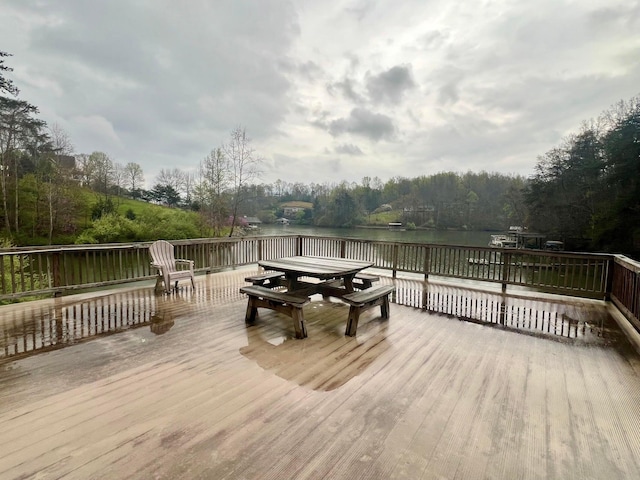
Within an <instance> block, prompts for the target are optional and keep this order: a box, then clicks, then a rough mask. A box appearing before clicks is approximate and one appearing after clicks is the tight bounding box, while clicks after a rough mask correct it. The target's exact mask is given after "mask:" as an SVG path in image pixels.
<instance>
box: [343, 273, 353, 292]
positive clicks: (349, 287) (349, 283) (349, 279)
mask: <svg viewBox="0 0 640 480" xmlns="http://www.w3.org/2000/svg"><path fill="white" fill-rule="evenodd" d="M353 277H355V273H354V274H353V275H346V276H345V277H344V289H345V290H346V292H347V293H353V292H354V289H353Z"/></svg>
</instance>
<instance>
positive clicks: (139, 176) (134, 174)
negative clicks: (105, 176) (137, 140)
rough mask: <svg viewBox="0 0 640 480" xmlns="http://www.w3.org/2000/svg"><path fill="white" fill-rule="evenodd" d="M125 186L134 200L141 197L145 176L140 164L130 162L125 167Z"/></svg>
mask: <svg viewBox="0 0 640 480" xmlns="http://www.w3.org/2000/svg"><path fill="white" fill-rule="evenodd" d="M124 184H125V186H126V187H127V188H128V189H129V192H130V194H131V196H132V197H133V198H138V197H140V188H141V187H142V185H143V184H144V174H143V172H142V167H141V166H140V165H139V164H137V163H133V162H129V163H127V164H126V165H125V166H124Z"/></svg>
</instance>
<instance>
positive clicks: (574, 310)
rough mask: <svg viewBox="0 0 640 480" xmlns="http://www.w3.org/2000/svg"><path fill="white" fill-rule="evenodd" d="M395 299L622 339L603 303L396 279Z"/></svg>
mask: <svg viewBox="0 0 640 480" xmlns="http://www.w3.org/2000/svg"><path fill="white" fill-rule="evenodd" d="M395 284H396V294H395V298H394V299H393V301H394V302H395V303H398V304H401V305H408V306H412V307H418V308H421V309H425V310H427V311H429V312H432V313H437V314H441V315H446V316H449V317H455V318H458V319H460V320H465V321H470V322H474V323H480V324H488V325H494V326H499V327H502V328H506V329H512V330H515V331H519V332H523V333H528V334H532V335H541V336H548V337H554V338H563V339H573V340H579V341H584V342H587V343H592V342H593V343H603V341H604V342H605V343H607V342H610V341H614V340H616V339H618V338H620V331H619V329H618V327H617V324H616V323H615V320H613V319H612V318H611V317H610V316H609V314H608V313H607V312H606V309H605V308H604V306H603V304H601V303H600V302H595V301H589V300H584V301H583V300H579V299H573V298H570V297H551V296H547V297H546V298H544V299H539V298H533V297H530V296H528V295H524V294H523V295H517V294H503V293H501V292H494V291H488V290H478V289H475V288H474V289H470V288H464V287H458V286H453V285H448V284H438V283H434V282H430V281H425V282H423V281H415V280H401V279H397V280H396V281H395Z"/></svg>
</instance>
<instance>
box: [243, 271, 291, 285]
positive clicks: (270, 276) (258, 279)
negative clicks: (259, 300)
mask: <svg viewBox="0 0 640 480" xmlns="http://www.w3.org/2000/svg"><path fill="white" fill-rule="evenodd" d="M284 280H285V277H284V273H283V272H265V273H260V274H258V275H251V276H250V277H246V278H245V279H244V281H245V282H249V283H252V284H253V285H259V286H261V287H268V288H275V287H279V286H281V285H284V284H285V283H284Z"/></svg>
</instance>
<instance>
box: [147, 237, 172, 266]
mask: <svg viewBox="0 0 640 480" xmlns="http://www.w3.org/2000/svg"><path fill="white" fill-rule="evenodd" d="M149 254H151V258H152V260H153V263H154V264H155V265H160V266H162V267H164V268H167V269H169V271H172V270H174V269H175V268H176V257H175V254H174V253H173V245H171V244H170V243H169V242H167V241H166V240H158V241H156V242H153V244H151V246H150V247H149Z"/></svg>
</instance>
